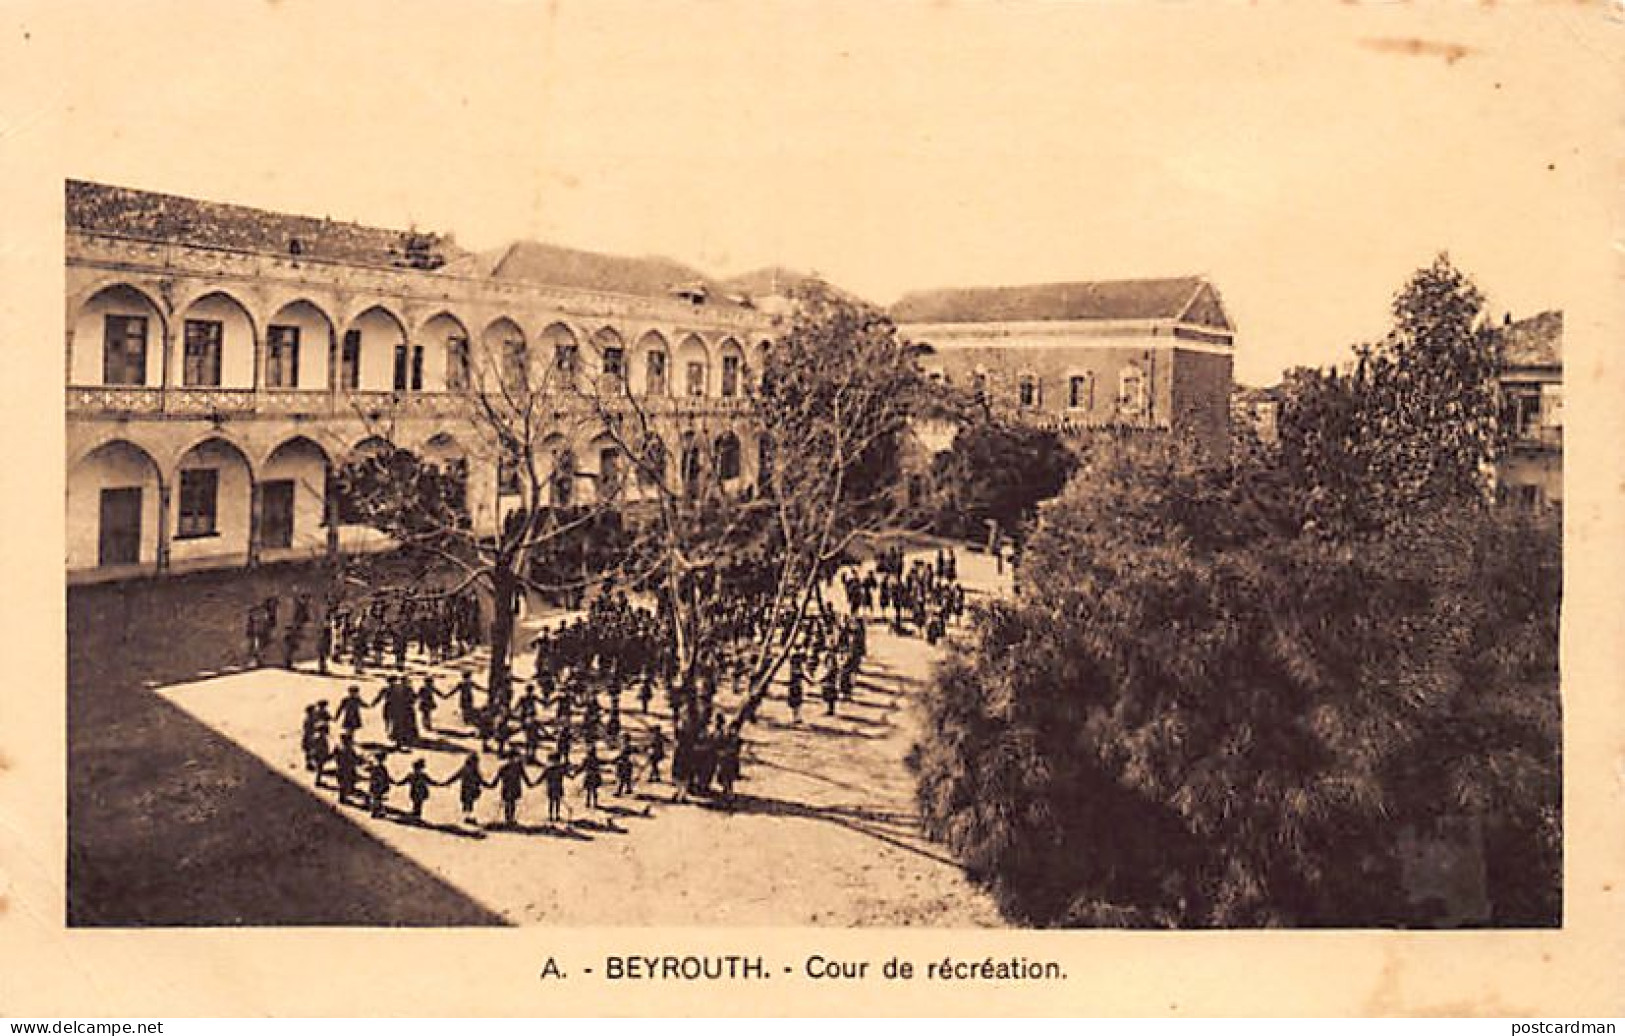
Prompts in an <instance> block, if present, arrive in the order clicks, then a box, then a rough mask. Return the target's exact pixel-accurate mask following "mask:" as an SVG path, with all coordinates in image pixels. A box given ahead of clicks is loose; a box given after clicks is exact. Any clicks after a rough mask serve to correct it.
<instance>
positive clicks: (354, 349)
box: [339, 328, 361, 392]
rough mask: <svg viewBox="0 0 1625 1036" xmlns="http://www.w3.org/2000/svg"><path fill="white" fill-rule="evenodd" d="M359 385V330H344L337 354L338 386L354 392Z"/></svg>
mask: <svg viewBox="0 0 1625 1036" xmlns="http://www.w3.org/2000/svg"><path fill="white" fill-rule="evenodd" d="M360 387H361V331H360V329H359V328H358V329H356V330H354V331H346V332H344V345H343V351H342V352H341V353H340V354H339V388H341V389H346V390H348V391H351V392H354V391H355V390H356V389H359V388H360Z"/></svg>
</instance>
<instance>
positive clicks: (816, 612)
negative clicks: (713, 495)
mask: <svg viewBox="0 0 1625 1036" xmlns="http://www.w3.org/2000/svg"><path fill="white" fill-rule="evenodd" d="M894 561H895V562H896V564H895V566H894V565H893V562H894ZM953 566H954V562H953V558H952V555H951V554H949V553H944V552H939V553H938V556H937V558H936V560H935V563H932V562H916V563H915V565H914V566H913V567H912V568H910V569H909V570H908V571H907V572H903V571H902V570H901V558H900V555H899V557H898V558H896V559H894V558H891V557H889V556H888V557H885V558H883V559H882V561H881V563H880V564H878V565H877V566H876V568H875V570H874V571H871V572H869V573H868V574H866V575H865V574H860V573H858V572H852V573H850V574H846V575H845V576H844V577H843V578H844V582H845V588H846V595H847V601H848V605H849V607H848V614H845V615H842V614H838V613H837V612H836V610H835V609H834V608H833V607H832V606H831V605H830V604H829V603H828V602H826V601H823V600H822V599H819V600H817V601H815V602H814V603H813V605H812V606H811V607H810V608H808V609H807V610H805V611H804V612H802V613H801V614H799V615H788V616H780V617H778V621H779V622H780V623H782V626H781V627H780V628H778V629H776V630H775V631H774V633H775V635H774V636H772V637H764V636H763V634H764V633H765V632H766V631H767V630H768V629H769V628H770V627H769V625H768V624H771V623H772V622H773V618H772V613H771V603H770V600H769V599H768V593H767V590H768V588H767V584H766V583H765V582H763V583H762V585H761V586H757V585H755V584H753V583H752V582H751V581H750V580H748V579H741V580H735V581H732V582H728V581H723V580H714V582H713V584H712V585H709V586H707V587H703V588H698V589H701V590H703V591H704V592H706V593H708V594H710V595H711V607H710V608H709V609H708V618H709V628H708V629H707V630H706V631H705V633H706V640H707V644H706V650H704V651H700V652H695V653H694V654H693V656H692V660H691V662H690V664H689V665H688V666H687V667H684V669H683V671H682V672H679V671H678V666H677V665H676V662H675V659H674V658H673V655H672V650H671V644H672V643H673V641H674V639H675V638H674V637H672V636H671V635H670V632H671V631H670V629H669V626H668V624H669V623H670V622H672V621H674V620H673V618H672V615H671V611H670V609H669V608H667V607H664V606H662V604H661V603H660V602H659V599H658V598H657V599H656V604H655V606H654V607H645V606H642V605H638V604H634V603H632V602H631V601H630V600H629V599H628V597H627V595H626V594H625V593H624V592H616V593H606V594H603V595H600V596H599V597H598V598H597V599H595V600H594V601H593V602H592V604H591V606H590V608H589V610H588V612H587V613H586V614H585V615H584V616H581V617H578V618H576V619H573V620H571V621H568V622H565V623H563V624H560V625H558V626H556V627H553V628H551V629H548V630H545V631H543V632H542V633H540V634H539V635H538V636H537V638H536V639H535V641H534V642H533V644H532V646H533V648H534V650H535V666H534V670H533V675H532V678H531V679H530V680H529V681H527V682H526V683H525V684H524V685H523V688H522V690H520V691H519V693H517V694H516V693H514V684H513V682H512V681H511V680H505V681H498V682H497V683H496V684H495V685H494V686H492V687H490V688H481V687H480V686H479V685H477V684H476V683H475V681H474V678H473V676H472V674H471V673H469V672H468V671H466V670H465V671H464V672H463V673H462V675H461V677H460V679H459V681H458V682H457V683H456V684H454V685H453V686H451V687H447V688H444V689H442V688H440V687H438V686H437V685H436V683H435V678H434V677H433V676H432V675H427V676H423V677H422V678H421V681H420V682H419V683H418V684H417V685H416V686H413V684H412V682H411V681H410V680H409V679H408V677H407V676H406V675H405V674H404V673H397V674H390V675H388V676H386V678H385V680H384V682H383V684H382V686H381V687H379V688H378V689H377V691H376V692H375V693H374V694H372V695H371V697H366V696H363V694H362V691H361V688H360V686H359V685H351V686H350V687H349V689H348V691H347V692H346V694H345V696H344V697H343V698H341V699H340V700H339V701H338V703H337V705H336V706H335V707H333V708H332V709H331V710H330V709H329V705H328V703H327V702H326V701H320V702H317V703H315V704H313V705H310V706H308V707H307V708H306V710H305V718H304V725H303V733H302V744H303V748H304V756H305V765H306V767H307V769H308V770H309V771H310V772H311V773H312V774H314V775H315V779H316V782H317V784H318V785H322V784H324V782H326V781H327V780H329V779H331V780H332V781H333V783H334V784H335V785H336V787H337V789H338V793H339V798H340V801H341V802H345V803H349V802H359V803H361V804H362V805H364V806H366V807H367V808H368V809H369V810H371V812H372V813H373V814H374V815H379V816H381V815H384V814H385V813H387V812H389V811H390V807H389V799H390V796H391V792H392V791H393V789H395V788H401V787H404V788H405V789H406V792H407V801H408V803H409V813H408V815H409V816H410V817H411V818H412V819H413V820H415V821H422V819H423V810H424V806H425V804H426V803H427V802H428V801H429V799H430V798H431V795H432V793H433V789H435V788H437V787H450V786H453V785H455V786H456V787H457V789H458V801H459V803H460V805H461V807H462V814H463V819H464V822H466V823H474V822H475V820H474V812H475V807H476V805H477V804H478V802H479V801H480V799H481V797H482V795H483V793H484V792H485V791H488V790H496V791H497V793H498V798H499V799H500V801H501V803H502V817H503V821H504V823H506V824H509V825H512V824H513V823H515V822H516V818H517V815H518V810H519V805H520V802H521V801H522V799H523V797H524V793H525V791H526V790H527V789H530V788H535V787H543V788H545V789H546V797H547V802H548V820H549V822H557V821H559V820H560V819H561V817H562V815H563V814H564V812H565V795H566V790H567V787H568V782H569V781H570V780H571V779H572V778H579V780H580V787H581V791H582V801H583V802H584V804H585V806H586V808H588V809H596V808H599V805H600V803H599V793H600V790H601V789H602V787H603V785H604V783H605V771H606V770H609V771H611V772H612V773H613V775H614V779H615V786H614V794H615V795H616V796H628V795H634V794H635V793H636V785H637V781H638V780H639V778H640V775H641V778H642V779H644V780H646V781H650V782H657V783H658V782H662V781H663V776H662V774H661V767H662V765H663V764H664V763H665V761H666V759H667V754H668V749H669V750H670V753H671V773H670V779H671V783H672V785H673V790H674V795H673V797H674V798H677V799H682V798H686V797H687V796H689V795H710V794H720V796H721V798H722V800H723V801H724V802H730V803H731V802H732V801H733V796H734V786H735V783H736V782H737V781H738V780H739V778H740V772H741V763H742V758H743V756H744V745H743V735H742V731H743V728H744V727H745V726H746V725H747V724H748V723H749V722H750V721H751V720H753V719H754V718H755V715H756V712H757V711H758V709H759V707H760V705H761V704H762V702H763V701H764V700H768V699H769V695H768V694H767V691H766V688H767V687H769V686H776V684H769V682H768V681H769V678H770V677H771V676H772V675H773V672H772V669H773V658H774V657H782V658H783V687H784V691H783V697H784V702H785V706H786V707H787V709H788V711H789V715H790V718H791V720H792V721H793V722H794V723H798V724H799V723H800V722H801V711H802V708H803V706H804V705H805V704H806V696H807V692H808V686H809V685H810V684H811V685H815V686H817V688H818V691H819V694H820V696H821V697H822V699H823V702H824V707H825V714H826V715H835V714H836V713H837V709H838V707H839V705H840V703H842V702H850V701H852V700H853V697H854V685H855V676H856V673H857V672H858V670H859V668H860V667H861V665H862V663H863V660H864V658H865V655H866V653H867V641H868V634H867V619H866V611H867V606H868V605H867V602H868V599H869V597H870V596H871V595H873V594H874V593H876V592H877V590H878V592H879V594H880V597H881V600H882V601H883V602H884V603H887V604H891V603H893V602H896V601H899V600H902V601H904V602H907V603H909V605H910V606H911V607H913V608H916V609H917V608H918V607H925V608H926V610H927V612H928V614H927V616H926V617H925V618H924V619H922V620H921V621H922V623H923V624H924V625H925V626H926V629H927V636H928V637H929V638H930V639H931V640H932V641H933V642H935V639H936V636H939V635H940V631H939V630H937V626H938V625H944V626H945V624H946V623H947V622H948V621H949V620H951V619H952V618H953V617H954V616H955V615H957V614H959V613H960V612H962V611H963V607H964V600H963V591H962V590H960V589H959V587H958V583H957V578H956V573H955V571H954V567H953ZM894 567H895V568H896V571H893V568H894ZM830 578H831V580H832V581H833V578H834V573H831V574H830ZM406 600H407V601H410V600H411V599H410V598H407V599H406ZM454 600H456V599H455V598H442V599H440V602H442V603H444V602H449V601H454ZM446 606H447V607H452V606H450V605H446ZM386 614H388V613H387V612H386ZM400 614H401V615H402V616H403V617H407V618H409V617H410V616H412V615H413V614H420V616H421V615H425V614H426V615H430V616H431V620H432V615H433V614H434V612H433V609H430V610H429V611H427V612H421V611H420V610H419V609H418V608H416V607H414V606H413V605H411V604H406V605H404V611H403V612H401V613H400ZM441 615H442V618H444V619H446V620H447V621H449V622H451V625H452V626H453V627H455V626H456V625H458V623H457V622H456V621H452V620H451V616H452V615H453V612H445V613H441ZM916 617H918V616H916ZM432 624H433V623H432V621H431V625H432ZM408 625H409V626H410V623H408ZM414 628H415V627H414ZM933 633H935V634H936V635H933ZM460 637H461V634H458V636H457V637H455V638H453V640H452V641H451V644H452V645H454V646H455V645H458V644H461V643H462V641H461V640H460ZM764 641H766V642H767V643H769V644H774V643H776V644H777V645H778V647H779V648H782V649H784V650H781V651H779V652H778V654H777V655H775V653H774V652H772V651H764V650H762V645H763V643H764ZM442 643H443V642H442V640H441V638H440V635H439V634H437V633H430V634H429V639H428V641H427V642H426V648H425V650H426V653H427V654H428V656H429V657H430V658H431V659H433V660H442V659H443V658H444V657H445V650H446V649H442V647H441V645H442ZM397 655H398V656H399V657H401V658H404V652H403V651H397ZM366 656H367V652H366V651H364V650H363V651H361V652H360V653H359V654H357V656H356V663H357V667H356V668H357V671H358V673H359V672H361V671H362V667H363V666H364V664H365V661H366ZM657 688H660V689H663V691H664V699H665V701H664V704H665V706H666V710H667V711H668V713H669V715H670V718H671V724H672V738H671V740H670V741H669V742H668V740H667V737H666V735H665V733H664V731H663V730H662V728H661V726H660V725H659V723H658V722H652V721H651V720H650V719H649V714H650V709H651V703H652V701H653V699H654V697H655V695H656V689H657ZM725 691H726V692H731V694H732V696H733V698H734V706H733V708H735V709H736V711H735V713H734V719H733V721H732V722H729V717H728V715H727V713H726V712H724V710H723V708H722V699H721V697H720V696H721V695H722V694H723V693H724V692H725ZM627 693H631V694H633V695H635V697H636V700H637V708H638V716H639V718H638V720H637V725H638V726H640V727H642V730H641V731H640V733H639V734H638V736H636V737H634V734H633V732H632V731H631V730H629V729H628V726H629V725H630V723H629V720H628V717H627V715H626V713H625V712H624V711H623V707H622V699H623V696H625V695H626V694H627ZM442 701H455V702H456V708H457V714H458V716H459V718H460V719H461V721H462V724H463V726H462V729H454V730H447V731H440V730H438V729H437V727H436V714H437V710H438V708H439V705H440V703H441V702H442ZM606 702H607V706H606V704H605V703H606ZM373 709H379V710H380V711H381V718H382V721H383V726H384V731H385V737H386V740H387V741H388V742H389V745H390V746H391V748H393V750H396V751H410V750H412V749H414V748H417V747H420V745H421V740H422V732H423V731H433V732H437V733H442V732H443V733H446V734H448V735H450V736H453V737H468V738H470V739H471V743H470V747H469V750H468V751H467V752H466V754H465V755H464V757H463V759H462V762H461V764H460V765H459V766H458V768H457V769H456V770H454V771H453V772H451V773H448V774H445V775H442V776H436V775H433V774H431V773H430V772H429V769H428V764H427V763H426V762H425V760H423V759H421V758H419V759H416V760H414V761H413V762H412V764H411V766H410V768H409V769H408V770H407V772H405V773H404V774H401V775H400V776H399V777H396V776H395V775H393V774H391V772H390V769H389V763H388V753H389V751H390V749H389V748H376V749H374V750H372V751H371V754H370V756H369V755H368V754H367V753H366V752H364V751H363V750H362V747H361V744H360V742H359V740H358V739H359V736H360V730H361V727H362V726H363V722H364V717H365V715H366V714H367V713H368V712H369V711H370V710H373ZM334 727H336V728H337V731H338V733H337V737H336V739H335V738H334V737H333V734H332V730H333V728H334ZM473 742H477V744H478V749H477V750H476V749H475V748H474V747H473ZM601 748H602V750H603V754H600V750H601ZM578 749H579V750H580V751H581V757H580V758H579V761H577V759H576V755H575V753H576V752H577V750H578ZM482 753H491V754H493V755H494V756H495V757H496V760H497V763H496V767H495V770H494V772H492V773H491V774H490V775H489V776H487V774H486V773H485V772H484V770H483V769H482V765H483V757H482Z"/></svg>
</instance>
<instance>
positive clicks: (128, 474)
mask: <svg viewBox="0 0 1625 1036" xmlns="http://www.w3.org/2000/svg"><path fill="white" fill-rule="evenodd" d="M163 474H164V473H163V468H162V467H161V466H160V465H159V463H158V461H157V460H156V459H154V457H153V455H152V454H151V453H150V452H149V451H148V450H147V449H145V448H144V447H142V446H141V445H139V444H138V443H136V442H133V441H131V440H130V439H126V438H124V437H122V436H116V437H113V438H109V439H104V440H103V441H101V442H99V443H96V444H94V445H92V446H91V447H90V448H88V449H86V450H85V451H84V452H83V453H82V454H81V455H80V456H79V457H78V458H76V459H75V460H74V461H73V463H71V464H69V465H68V479H67V530H66V531H67V537H66V547H67V568H68V570H69V571H83V570H88V569H94V568H99V567H111V566H116V565H126V564H153V563H155V562H156V561H157V560H158V544H159V531H158V530H159V525H160V523H161V521H162V517H161V515H162V500H163V493H164V489H163V487H164V485H165V483H164V478H163Z"/></svg>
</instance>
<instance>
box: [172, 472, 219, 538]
mask: <svg viewBox="0 0 1625 1036" xmlns="http://www.w3.org/2000/svg"><path fill="white" fill-rule="evenodd" d="M219 489H220V472H218V471H216V470H215V469H214V468H192V469H190V470H187V471H182V472H181V500H180V518H179V519H178V520H177V521H176V523H175V537H176V538H177V539H190V538H192V537H196V536H213V535H215V533H216V532H217V528H216V515H217V510H216V507H217V505H218V500H219Z"/></svg>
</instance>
